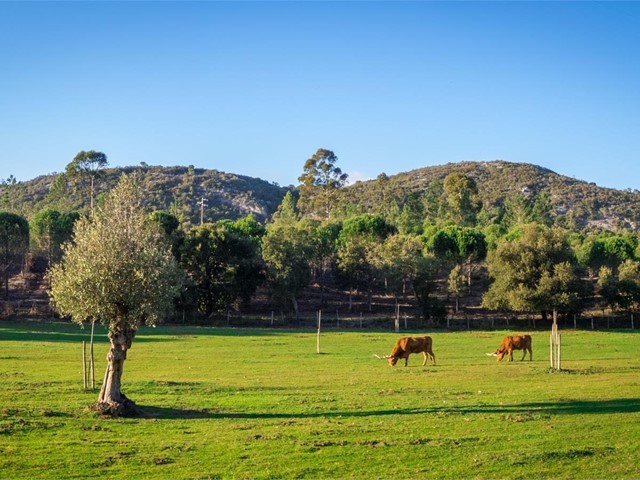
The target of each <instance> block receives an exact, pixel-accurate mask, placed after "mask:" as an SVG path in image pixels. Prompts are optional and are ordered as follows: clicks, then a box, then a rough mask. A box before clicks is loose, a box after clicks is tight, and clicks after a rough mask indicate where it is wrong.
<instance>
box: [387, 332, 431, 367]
mask: <svg viewBox="0 0 640 480" xmlns="http://www.w3.org/2000/svg"><path fill="white" fill-rule="evenodd" d="M431 345H432V341H431V337H402V338H400V339H398V341H397V342H396V344H395V345H394V346H393V350H391V353H390V354H389V355H385V356H384V357H378V358H388V359H389V365H391V366H392V367H393V366H394V365H395V364H396V363H397V362H398V359H399V358H404V366H405V367H406V366H407V363H408V362H409V355H410V354H412V353H422V356H423V357H424V360H423V362H422V365H423V366H424V365H426V364H427V357H430V358H431V361H432V362H433V364H434V365H435V364H436V356H435V355H434V354H433V350H432V349H431Z"/></svg>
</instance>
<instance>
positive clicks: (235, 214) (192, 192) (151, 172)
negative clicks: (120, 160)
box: [0, 166, 287, 224]
mask: <svg viewBox="0 0 640 480" xmlns="http://www.w3.org/2000/svg"><path fill="white" fill-rule="evenodd" d="M123 173H127V174H136V175H138V176H139V177H140V180H141V182H142V184H143V186H144V188H145V190H146V192H147V195H148V196H147V201H148V204H149V205H150V206H151V207H152V208H153V209H157V210H165V211H170V212H172V213H174V214H175V215H176V216H178V217H179V218H181V219H182V220H183V221H190V222H191V223H193V224H197V223H199V222H200V206H199V203H200V202H201V200H202V199H203V198H204V200H205V209H204V220H205V221H216V220H220V219H224V218H232V219H234V218H239V217H244V216H246V215H247V214H250V213H251V214H253V215H254V216H255V217H256V218H257V219H258V220H261V221H264V220H266V219H267V218H268V217H269V216H270V215H271V214H272V213H273V212H275V210H276V208H277V207H278V205H279V204H280V201H281V200H282V197H283V196H284V194H285V193H286V191H287V189H286V188H282V187H279V186H278V185H275V184H273V183H269V182H267V181H265V180H262V179H259V178H252V177H247V176H243V175H235V174H232V173H225V172H220V171H218V170H206V169H201V168H193V167H191V166H189V167H159V166H140V167H125V168H109V169H105V170H104V171H103V174H104V175H103V177H102V178H101V179H100V180H99V181H98V182H97V184H96V191H97V193H98V198H99V196H100V194H102V193H104V192H106V191H107V190H108V189H110V188H111V187H112V186H113V185H115V184H116V182H117V181H118V178H119V177H120V176H121V175H122V174H123ZM88 191H89V190H88V186H87V185H86V184H84V183H82V182H80V183H77V182H72V181H68V180H67V179H66V178H65V177H64V175H56V174H52V175H44V176H40V177H37V178H35V179H33V180H30V181H27V182H21V183H18V184H14V185H6V184H5V185H3V186H0V198H1V203H0V210H2V209H5V210H11V211H15V212H17V213H20V214H22V215H25V216H26V217H30V216H31V215H32V214H33V213H35V212H38V211H39V210H41V209H43V208H46V207H51V208H56V209H58V210H60V211H71V210H83V209H86V208H87V204H88V203H89V194H88Z"/></svg>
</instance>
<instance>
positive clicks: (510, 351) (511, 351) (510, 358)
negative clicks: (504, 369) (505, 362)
mask: <svg viewBox="0 0 640 480" xmlns="http://www.w3.org/2000/svg"><path fill="white" fill-rule="evenodd" d="M509 361H510V362H513V350H509Z"/></svg>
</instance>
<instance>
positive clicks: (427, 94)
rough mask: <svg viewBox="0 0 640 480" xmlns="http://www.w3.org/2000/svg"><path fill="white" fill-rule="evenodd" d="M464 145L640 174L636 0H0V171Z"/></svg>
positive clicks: (297, 162)
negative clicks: (86, 159) (102, 159)
mask: <svg viewBox="0 0 640 480" xmlns="http://www.w3.org/2000/svg"><path fill="white" fill-rule="evenodd" d="M320 147H322V148H328V149H330V150H333V151H334V152H335V153H336V155H337V156H338V166H339V167H341V168H342V170H343V171H345V172H346V173H348V174H349V175H350V180H352V181H355V180H359V179H367V178H375V177H376V176H377V175H378V174H380V173H382V172H385V173H387V174H388V175H392V174H395V173H399V172H403V171H408V170H412V169H415V168H421V167H426V166H430V165H441V164H445V163H449V162H459V161H466V160H476V161H484V160H496V159H501V160H506V161H511V162H526V163H533V164H537V165H541V166H543V167H546V168H549V169H551V170H554V171H555V172H557V173H560V174H563V175H567V176H570V177H575V178H577V179H580V180H586V181H590V182H595V183H597V184H598V185H601V186H605V187H613V188H619V189H626V188H634V189H640V176H639V175H638V171H639V169H638V167H637V164H638V160H639V159H640V158H639V153H640V3H637V2H596V3H591V2H531V3H529V2H496V3H493V2H421V1H414V2H398V1H395V2H365V1H358V2H342V1H336V2H309V1H305V2H293V1H286V2H268V1H265V2H256V3H253V2H245V1H241V2H193V3H191V2H113V3H112V2H43V3H37V2H4V1H0V178H7V177H8V176H9V175H14V176H16V177H17V178H18V180H29V179H31V178H34V177H36V176H38V175H43V174H47V173H51V172H55V171H57V172H60V171H63V170H64V168H65V166H66V165H67V163H69V162H70V161H71V159H72V158H73V157H74V156H75V154H76V153H77V152H78V151H80V150H99V151H102V152H104V153H106V154H107V156H108V158H109V162H110V164H111V165H113V166H124V165H138V164H140V162H146V163H148V164H150V165H194V166H196V167H199V168H215V169H218V170H222V171H226V172H231V173H237V174H243V175H249V176H253V177H260V178H262V179H264V180H268V181H274V182H277V183H279V184H281V185H289V184H294V185H295V184H297V183H298V182H297V177H298V176H299V175H300V174H301V173H302V166H303V164H304V161H305V160H306V159H307V158H309V157H310V156H311V155H312V154H313V153H314V152H315V151H316V150H317V149H318V148H320Z"/></svg>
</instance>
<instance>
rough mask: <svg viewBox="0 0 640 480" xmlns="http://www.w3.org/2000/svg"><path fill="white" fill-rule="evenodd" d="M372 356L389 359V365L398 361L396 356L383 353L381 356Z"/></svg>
mask: <svg viewBox="0 0 640 480" xmlns="http://www.w3.org/2000/svg"><path fill="white" fill-rule="evenodd" d="M374 357H376V358H379V359H380V360H389V365H390V366H392V367H393V366H394V365H395V364H396V363H398V357H392V356H391V355H384V356H383V357H381V356H380V355H374Z"/></svg>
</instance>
